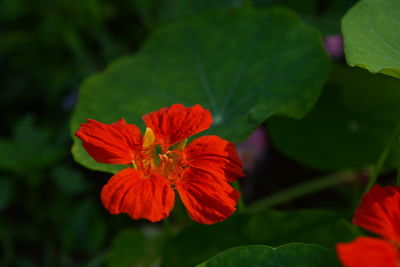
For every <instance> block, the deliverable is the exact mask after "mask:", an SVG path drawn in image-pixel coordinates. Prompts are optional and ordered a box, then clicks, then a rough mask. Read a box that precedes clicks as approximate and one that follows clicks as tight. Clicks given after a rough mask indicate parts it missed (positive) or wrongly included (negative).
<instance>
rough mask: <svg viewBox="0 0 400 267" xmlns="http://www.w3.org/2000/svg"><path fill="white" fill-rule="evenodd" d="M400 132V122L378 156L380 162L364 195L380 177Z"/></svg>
mask: <svg viewBox="0 0 400 267" xmlns="http://www.w3.org/2000/svg"><path fill="white" fill-rule="evenodd" d="M399 132H400V123H398V124H397V126H396V128H395V129H394V131H393V133H392V136H391V137H390V138H389V141H388V143H387V144H386V146H385V148H384V149H383V151H382V153H381V154H380V156H379V158H378V162H377V163H376V164H375V166H374V170H373V172H372V176H371V178H369V179H368V183H367V186H366V188H365V191H364V194H363V195H365V194H366V193H367V192H368V191H369V190H370V189H371V187H372V186H373V185H374V184H375V183H376V180H377V179H378V176H379V174H380V172H381V170H382V167H383V165H384V164H385V161H386V159H387V157H388V155H389V152H390V149H391V148H392V145H393V143H394V142H395V141H396V139H397V138H398V137H399Z"/></svg>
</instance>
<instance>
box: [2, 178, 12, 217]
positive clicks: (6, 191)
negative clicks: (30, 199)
mask: <svg viewBox="0 0 400 267" xmlns="http://www.w3.org/2000/svg"><path fill="white" fill-rule="evenodd" d="M13 190H14V187H13V184H12V182H11V181H10V179H9V178H8V177H4V176H1V177H0V212H1V211H3V210H4V209H6V208H7V207H8V205H9V204H10V202H11V200H12V197H13Z"/></svg>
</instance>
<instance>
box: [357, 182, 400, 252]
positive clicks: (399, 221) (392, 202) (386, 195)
mask: <svg viewBox="0 0 400 267" xmlns="http://www.w3.org/2000/svg"><path fill="white" fill-rule="evenodd" d="M353 223H354V224H357V225H358V226H360V227H363V228H365V229H367V230H369V231H371V232H373V233H376V234H379V235H381V236H382V237H384V238H386V239H388V240H392V241H395V242H397V243H398V244H400V186H385V187H380V186H378V185H375V186H374V187H372V188H371V190H370V191H369V192H368V193H366V194H365V196H364V197H363V199H362V201H361V204H360V205H359V206H358V208H357V209H356V211H355V213H354V218H353Z"/></svg>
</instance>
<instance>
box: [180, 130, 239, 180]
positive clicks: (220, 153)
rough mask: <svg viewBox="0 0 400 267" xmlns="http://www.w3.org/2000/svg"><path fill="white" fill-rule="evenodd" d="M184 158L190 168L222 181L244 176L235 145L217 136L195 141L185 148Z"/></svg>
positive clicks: (204, 137)
mask: <svg viewBox="0 0 400 267" xmlns="http://www.w3.org/2000/svg"><path fill="white" fill-rule="evenodd" d="M184 157H185V159H186V161H187V162H188V164H189V167H190V168H197V169H201V170H204V171H206V172H209V173H210V175H217V176H218V177H221V176H224V177H223V179H224V180H227V181H230V182H233V181H235V180H236V179H237V178H239V177H243V176H244V173H243V169H242V162H241V161H240V158H239V156H238V153H237V152H236V148H235V145H234V144H232V143H230V142H228V141H226V140H224V139H222V138H220V137H218V136H213V135H209V136H203V137H200V138H197V139H195V140H194V141H193V142H192V143H190V144H189V145H188V146H187V147H186V148H185V150H184ZM215 172H218V173H219V174H218V173H217V174H215ZM221 174H222V175H221Z"/></svg>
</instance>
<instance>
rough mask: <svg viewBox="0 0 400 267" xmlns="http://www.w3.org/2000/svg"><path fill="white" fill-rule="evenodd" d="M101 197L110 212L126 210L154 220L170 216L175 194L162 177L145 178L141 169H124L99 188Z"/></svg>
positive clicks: (156, 175) (134, 216) (117, 212)
mask: <svg viewBox="0 0 400 267" xmlns="http://www.w3.org/2000/svg"><path fill="white" fill-rule="evenodd" d="M101 200H102V201H103V204H104V206H105V208H106V209H107V210H108V211H109V212H110V213H111V214H119V213H127V214H129V216H130V217H132V219H147V220H150V221H151V222H157V221H160V220H162V219H164V218H165V217H167V216H168V215H169V213H170V211H171V209H172V208H173V206H174V201H175V193H174V191H173V190H172V188H171V185H170V184H169V181H168V180H167V179H166V178H165V177H163V176H161V175H158V174H152V175H150V176H149V177H145V176H144V174H143V173H142V172H141V171H137V170H135V169H133V168H127V169H124V170H122V171H120V172H118V173H117V174H115V175H114V176H113V177H111V179H110V180H109V181H108V183H107V184H106V185H105V186H104V187H103V190H102V191H101Z"/></svg>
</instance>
